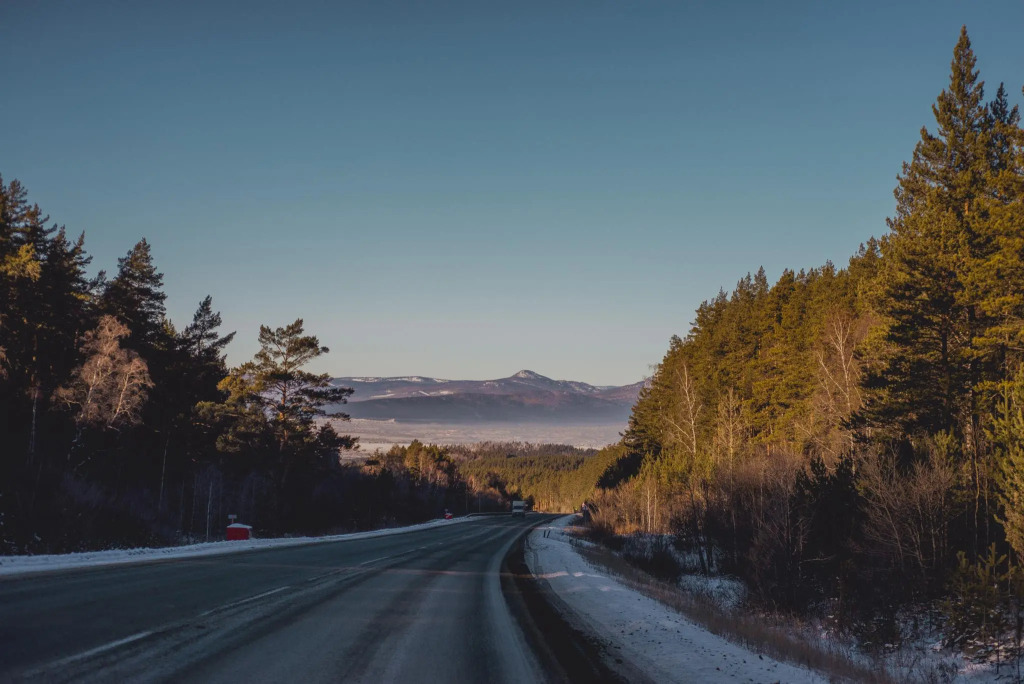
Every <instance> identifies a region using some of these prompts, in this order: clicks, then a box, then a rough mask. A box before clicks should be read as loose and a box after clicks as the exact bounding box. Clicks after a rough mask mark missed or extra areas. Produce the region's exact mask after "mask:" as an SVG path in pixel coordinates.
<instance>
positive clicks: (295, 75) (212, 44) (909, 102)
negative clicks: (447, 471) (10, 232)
mask: <svg viewBox="0 0 1024 684" xmlns="http://www.w3.org/2000/svg"><path fill="white" fill-rule="evenodd" d="M157 5H159V6H157ZM214 5H215V6H216V8H214V7H213V6H214ZM961 24H967V26H968V30H969V31H970V34H971V38H972V40H973V43H974V47H975V51H976V52H977V54H978V57H979V67H980V68H981V72H982V78H984V79H985V80H986V82H987V84H988V86H989V87H988V88H987V91H986V92H987V94H989V95H991V94H994V92H995V87H996V85H997V84H998V83H999V81H1006V82H1007V86H1008V88H1009V90H1010V93H1011V96H1012V99H1013V102H1015V103H1017V102H1020V101H1021V90H1020V89H1021V84H1022V82H1024V39H1022V36H1024V33H1022V28H1024V2H1020V1H1019V0H1015V1H1012V2H1011V1H1006V2H996V1H988V0H986V1H985V2H968V1H967V0H962V1H960V2H949V1H942V0H938V1H937V0H922V1H920V2H891V1H886V2H863V3H862V2H818V1H807V2H746V3H741V2H657V3H655V2H650V3H648V2H633V1H626V0H617V1H614V2H597V1H594V0H581V1H579V2H568V1H563V0H559V1H558V2H550V1H547V0H545V1H543V2H505V3H495V2H480V1H479V0H471V1H468V2H407V3H405V2H403V3H398V2H383V1H367V2H281V1H280V0H275V1H274V2H251V1H248V0H247V1H245V2H235V3H223V2H216V3H215V2H209V3H207V2H194V3H185V2H163V3H151V2H134V1H129V0H125V1H123V2H103V1H90V2H83V1H76V2H46V1H45V0H41V1H39V2H10V1H7V2H0V64H2V65H3V67H2V76H0V84H2V87H3V97H2V98H0V131H2V134H0V173H2V174H3V175H4V178H5V179H6V180H9V179H11V178H15V177H16V178H19V179H21V180H22V182H23V183H25V184H26V186H27V187H28V189H29V193H30V197H31V198H32V199H33V200H34V201H36V202H37V203H39V204H40V205H41V206H42V207H43V209H45V210H46V211H48V212H49V213H50V215H51V216H52V218H53V219H54V220H55V221H57V222H59V223H63V224H66V225H67V226H68V228H69V229H70V230H71V231H72V232H75V233H77V232H79V231H83V230H84V231H85V233H86V244H87V248H88V249H89V251H90V253H91V254H92V255H93V256H94V262H93V266H94V267H96V268H106V269H108V270H112V269H113V268H114V267H115V265H116V259H117V257H119V256H122V255H123V254H124V253H125V252H126V251H127V250H128V249H129V248H130V247H131V246H132V245H133V244H134V243H135V242H136V241H137V240H138V239H139V238H141V237H143V236H144V237H146V238H147V239H148V240H149V241H150V242H151V243H152V245H153V249H154V254H155V258H156V261H157V265H158V266H159V268H160V269H161V270H162V271H163V272H164V273H165V283H166V290H167V294H168V311H169V314H170V316H171V318H172V319H173V320H174V321H175V323H177V324H179V325H182V324H184V323H186V322H187V321H188V320H189V319H190V317H191V313H192V311H194V309H195V306H196V304H197V303H198V302H199V300H200V299H201V298H202V297H203V296H205V295H206V294H207V293H209V294H212V295H213V297H214V304H215V306H216V307H217V308H218V309H220V310H221V311H222V313H223V315H224V321H225V324H226V329H227V330H237V331H238V339H237V341H236V342H235V343H234V344H233V345H232V347H231V348H230V353H229V361H230V362H232V363H238V362H241V361H243V360H245V359H247V358H248V357H249V356H251V354H252V353H253V352H254V351H255V348H256V342H255V339H256V333H257V330H258V327H259V324H260V323H267V324H272V325H283V324H285V323H288V322H290V321H292V320H294V319H295V318H296V317H298V316H302V317H303V318H305V320H306V324H307V329H308V330H309V331H311V332H314V333H316V334H317V335H319V336H320V339H321V341H322V342H323V343H324V344H327V345H329V346H330V347H331V349H332V353H331V354H330V355H328V356H327V357H326V358H325V359H324V361H323V363H321V364H320V365H319V366H318V370H323V371H330V372H332V373H334V374H336V375H404V374H412V373H418V374H428V375H435V376H439V377H457V378H489V377H498V376H504V375H508V374H511V373H513V372H515V371H516V370H519V369H520V368H530V369H532V370H535V371H537V372H540V373H544V374H546V375H551V376H555V377H559V378H569V379H576V380H584V381H588V382H592V383H598V384H620V383H626V382H632V381H635V380H638V379H639V378H641V377H642V376H644V375H646V374H647V373H649V370H650V366H651V364H653V363H656V362H657V361H659V360H660V359H661V357H662V355H663V354H664V352H665V349H666V348H667V345H668V339H669V337H670V336H671V335H672V334H674V333H678V334H685V332H686V330H687V329H688V327H689V322H690V321H691V320H692V316H693V310H694V308H695V307H696V306H697V305H698V304H699V303H700V302H701V301H702V300H704V299H707V298H709V297H712V296H714V295H715V293H716V292H717V291H718V289H719V288H720V287H725V288H726V289H730V288H731V287H732V286H733V285H734V284H735V282H736V281H737V280H738V279H739V278H740V277H741V276H743V275H744V274H745V273H746V272H747V271H752V270H756V269H757V268H758V266H760V265H764V267H765V269H766V270H767V272H768V275H769V278H770V279H773V280H774V279H775V278H777V277H778V275H779V274H780V273H781V271H782V269H783V268H784V267H787V266H788V267H794V268H800V267H811V266H816V265H820V264H822V263H823V262H824V261H825V260H827V259H831V260H833V261H834V262H835V263H837V264H839V265H843V264H845V263H846V261H847V259H848V258H849V256H850V255H851V254H852V253H853V252H854V251H855V250H856V249H857V246H858V245H859V244H860V243H861V242H862V241H864V240H865V239H866V238H867V237H868V236H870V235H872V234H874V235H880V234H881V233H882V232H884V230H885V225H884V219H885V217H886V216H887V215H889V214H890V213H891V212H892V208H893V199H892V188H893V186H894V184H895V177H896V174H897V173H898V172H899V168H900V163H901V162H902V161H903V160H904V159H907V158H908V157H909V156H910V154H911V151H912V150H913V146H914V143H915V142H916V140H917V138H918V131H919V129H920V128H921V126H922V125H925V124H928V125H932V123H933V122H932V119H931V109H930V106H931V104H932V103H933V102H934V100H935V97H936V95H938V93H939V91H940V90H941V89H942V88H943V87H944V86H945V84H946V79H947V76H948V69H949V62H950V58H951V55H952V50H953V45H954V43H955V42H956V39H957V34H958V32H959V29H960V25H961Z"/></svg>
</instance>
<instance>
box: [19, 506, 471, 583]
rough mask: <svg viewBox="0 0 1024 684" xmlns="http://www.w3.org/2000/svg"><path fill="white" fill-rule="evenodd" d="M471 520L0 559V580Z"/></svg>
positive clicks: (381, 534)
mask: <svg viewBox="0 0 1024 684" xmlns="http://www.w3.org/2000/svg"><path fill="white" fill-rule="evenodd" d="M471 519H472V518H455V519H453V520H430V521H428V522H425V523H420V524H418V525H408V526H406V527H389V528H386V529H382V530H369V531H367V532H352V533H349V534H334V535H330V536H326V537H284V538H277V539H248V540H245V541H216V542H203V543H200V544H188V545H185V546H166V547H160V548H136V549H110V550H108V551H84V552H81V553H62V554H50V555H39V556H0V577H8V576H12V575H21V574H27V573H32V572H46V571H49V570H71V569H74V568H91V567H99V566H105V565H124V564H127V563H146V562H149V561H155V560H171V559H179V558H198V557H203V556H217V555H221V554H226V553H238V552H239V551H252V550H255V549H274V548H283V547H287V546H302V545H305V544H323V543H327V542H339V541H349V540H353V539H369V538H372V537H385V536H388V535H392V534H402V533H404V532H413V531H416V530H425V529H430V528H432V527H441V526H444V525H452V524H455V523H459V522H465V521H466V520H471Z"/></svg>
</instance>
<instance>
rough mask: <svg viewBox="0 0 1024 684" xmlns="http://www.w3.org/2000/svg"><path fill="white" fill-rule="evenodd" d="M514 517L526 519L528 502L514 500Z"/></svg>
mask: <svg viewBox="0 0 1024 684" xmlns="http://www.w3.org/2000/svg"><path fill="white" fill-rule="evenodd" d="M512 517H513V518H525V517H526V502H525V501H523V500H522V499H514V500H513V501H512Z"/></svg>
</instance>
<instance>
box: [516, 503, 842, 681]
mask: <svg viewBox="0 0 1024 684" xmlns="http://www.w3.org/2000/svg"><path fill="white" fill-rule="evenodd" d="M572 519H573V517H572V516H566V517H564V518H559V519H558V520H556V521H555V522H553V523H551V524H549V525H542V526H539V527H537V528H535V529H534V530H533V531H532V532H531V533H530V535H529V536H528V538H527V540H526V542H525V549H524V555H525V562H526V565H527V567H528V568H529V570H530V572H531V573H532V574H533V575H534V576H536V577H537V578H538V581H539V583H540V584H541V585H542V586H545V587H546V588H547V589H548V590H549V591H550V593H551V594H552V595H554V596H555V597H557V599H558V600H559V602H560V604H561V605H562V606H564V608H563V610H565V611H566V612H567V616H566V617H567V618H568V619H570V620H571V621H572V622H574V623H575V624H576V625H578V626H581V627H584V628H585V629H586V630H587V631H588V632H589V633H591V634H592V635H593V637H594V638H596V639H597V640H598V641H599V642H600V648H601V649H602V650H603V651H604V652H605V653H607V654H618V655H617V656H613V657H617V658H619V659H620V660H622V661H623V662H622V663H621V664H619V666H620V667H621V666H624V665H627V664H628V665H631V666H632V667H634V668H637V669H639V670H641V671H642V672H643V673H644V674H645V675H646V677H648V678H650V679H652V680H655V681H658V682H693V681H702V682H732V681H736V680H737V678H739V679H740V680H741V681H754V682H778V681H786V682H794V683H795V684H800V683H805V682H806V683H811V682H823V681H825V680H824V679H823V678H822V677H820V676H819V675H817V674H815V673H813V672H811V671H809V670H807V669H804V668H801V667H797V666H795V665H791V664H788V663H782V662H779V661H777V660H774V659H772V658H769V657H768V656H763V655H760V654H757V653H754V652H753V651H750V650H747V649H745V648H743V647H742V646H739V645H737V644H734V643H731V642H729V641H727V640H725V639H723V638H722V637H719V636H717V635H715V634H712V633H711V632H708V631H707V630H705V629H703V628H702V627H700V626H698V625H696V624H695V623H693V622H692V621H690V620H688V619H687V618H686V617H684V616H683V615H681V614H680V613H678V612H677V611H675V610H673V609H672V608H670V607H668V606H666V605H664V604H662V603H659V602H658V601H655V600H654V599H651V598H648V597H647V596H644V595H643V594H641V593H639V592H637V591H635V590H633V589H630V588H629V587H626V586H625V585H623V584H622V583H620V582H618V581H617V580H616V579H614V578H613V577H610V576H608V575H607V574H605V573H603V572H602V571H600V570H598V569H595V568H594V567H593V566H592V565H590V564H589V563H587V561H586V560H584V559H583V557H582V556H580V554H579V553H578V552H577V551H576V549H575V548H574V546H573V544H572V543H571V541H570V536H569V535H568V534H567V532H566V526H567V525H569V524H570V523H571V521H572ZM606 657H607V656H606Z"/></svg>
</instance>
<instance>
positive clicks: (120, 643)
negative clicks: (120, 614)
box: [37, 632, 153, 672]
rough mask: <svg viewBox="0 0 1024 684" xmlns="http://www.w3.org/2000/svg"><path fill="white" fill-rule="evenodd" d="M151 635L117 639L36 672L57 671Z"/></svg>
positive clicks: (140, 633) (139, 634)
mask: <svg viewBox="0 0 1024 684" xmlns="http://www.w3.org/2000/svg"><path fill="white" fill-rule="evenodd" d="M152 633H153V632H139V633H138V634H132V635H131V636H128V637H125V638H124V639H118V640H117V641H111V642H110V643H109V644H103V645H102V646H97V647H96V648H90V649H89V650H88V651H83V652H81V653H77V654H75V655H73V656H68V657H67V658H61V659H60V660H55V661H53V662H52V663H50V664H48V665H46V666H45V667H42V668H39V670H37V672H38V671H41V670H47V669H59V668H61V667H64V666H65V665H70V664H71V663H73V662H75V661H77V660H84V659H86V658H91V657H92V656H94V655H99V654H100V653H103V652H105V651H110V650H112V649H115V648H117V647H118V646H124V645H125V644H130V643H132V642H133V641H138V640H139V639H145V638H146V637H148V636H149V635H150V634H152Z"/></svg>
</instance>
